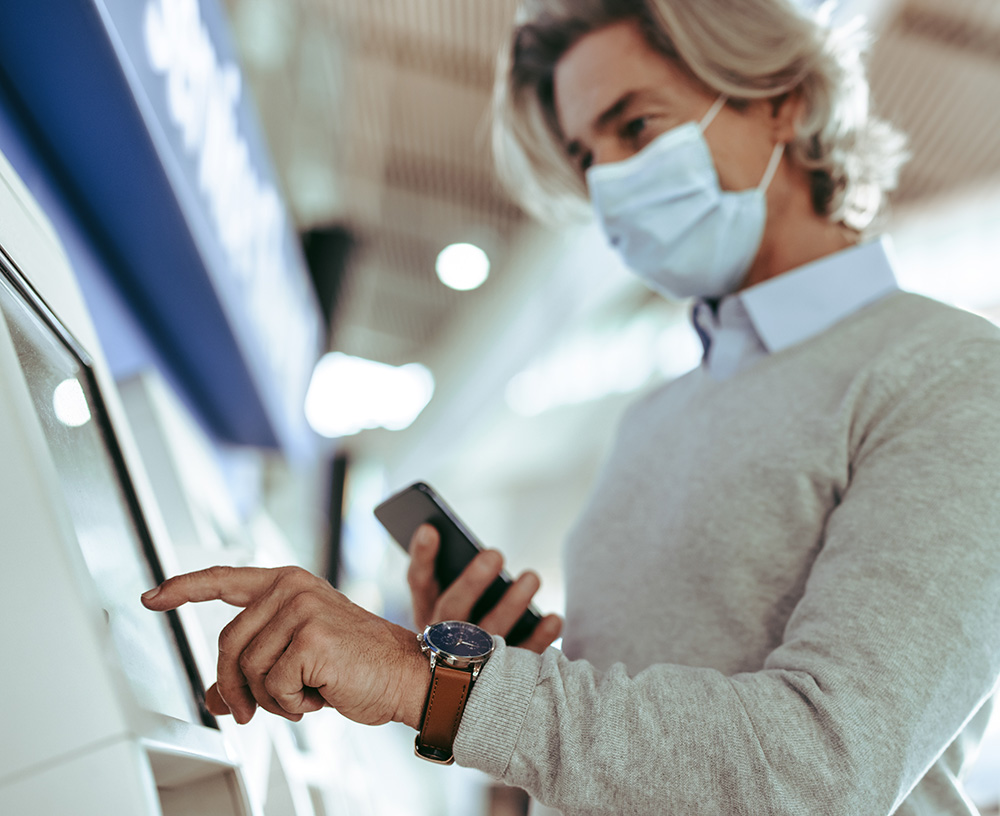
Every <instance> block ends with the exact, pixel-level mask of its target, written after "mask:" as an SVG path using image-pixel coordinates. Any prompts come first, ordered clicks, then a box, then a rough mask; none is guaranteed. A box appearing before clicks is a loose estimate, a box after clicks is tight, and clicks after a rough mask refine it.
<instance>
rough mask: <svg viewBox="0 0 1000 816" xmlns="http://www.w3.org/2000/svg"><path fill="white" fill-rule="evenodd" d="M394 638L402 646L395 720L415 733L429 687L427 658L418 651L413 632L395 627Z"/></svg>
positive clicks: (418, 727) (429, 672)
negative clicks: (398, 700)
mask: <svg viewBox="0 0 1000 816" xmlns="http://www.w3.org/2000/svg"><path fill="white" fill-rule="evenodd" d="M395 634H396V637H397V638H398V639H399V641H400V645H401V646H402V656H403V659H402V661H401V663H400V671H401V679H400V694H401V697H400V704H399V715H398V717H397V719H398V720H399V721H400V722H402V723H405V724H406V725H408V726H410V728H412V729H414V730H415V731H419V730H420V722H421V720H422V719H423V716H424V705H425V704H426V702H427V694H428V692H429V691H430V687H431V670H430V664H429V662H428V660H427V656H426V655H425V654H424V653H423V652H421V651H420V644H419V642H418V641H417V635H416V633H415V632H411V631H410V630H409V629H403V628H402V627H397V629H396V632H395Z"/></svg>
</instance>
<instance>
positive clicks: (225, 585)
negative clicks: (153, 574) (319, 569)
mask: <svg viewBox="0 0 1000 816" xmlns="http://www.w3.org/2000/svg"><path fill="white" fill-rule="evenodd" d="M211 600H222V601H225V602H226V603H229V604H232V605H234V606H241V607H244V609H243V611H242V612H240V613H239V614H238V615H237V616H236V617H235V618H234V619H233V620H232V622H230V623H229V625H228V626H226V627H225V628H224V629H223V630H222V633H221V634H220V635H219V665H218V682H217V683H216V684H215V685H213V686H212V687H211V688H209V690H208V693H207V695H206V703H207V705H208V708H209V710H210V711H211V712H212V713H213V714H229V713H232V715H233V716H234V717H235V718H236V721H237V722H239V723H247V722H249V721H250V718H251V717H253V715H254V712H255V711H256V709H257V706H258V705H259V706H260V707H261V708H264V709H266V710H267V711H270V712H271V713H272V714H277V715H279V716H281V717H285V718H287V719H289V720H299V719H301V718H302V715H303V714H304V713H306V712H309V711H316V710H318V709H320V708H323V707H324V706H326V705H329V706H332V707H333V708H336V709H337V710H338V711H339V712H340V713H341V714H343V715H344V716H345V717H349V718H350V719H352V720H355V721H357V722H360V723H364V724H366V725H381V724H382V723H385V722H389V721H390V720H391V721H396V722H404V723H406V724H407V725H410V726H412V727H413V728H419V727H420V718H421V716H422V714H423V706H424V700H425V699H426V697H427V689H428V687H429V685H430V670H429V665H428V661H427V658H426V657H425V656H424V655H423V654H421V652H420V646H419V644H418V643H417V639H416V635H415V634H414V633H413V632H410V631H409V630H407V629H403V628H402V627H400V626H396V625H395V624H392V623H389V622H388V621H386V620H383V619H382V618H379V617H378V616H376V615H373V614H371V613H370V612H368V611H366V610H364V609H362V608H361V607H359V606H356V605H355V604H353V603H351V602H350V601H349V600H348V599H347V598H346V597H344V596H343V595H342V594H340V593H339V592H337V590H335V589H334V588H333V587H331V586H330V584H328V583H327V582H326V581H324V580H322V579H321V578H317V577H316V576H315V575H311V574H310V573H308V572H306V571H305V570H302V569H299V568H297V567H284V568H282V569H273V570H271V569H257V568H254V567H242V568H234V567H212V568H211V569H206V570H201V571H200V572H192V573H188V574H186V575H178V576H177V577H175V578H171V579H169V580H167V581H164V583H163V584H161V585H160V587H158V588H157V589H156V590H151V591H150V592H147V593H146V594H145V595H144V596H143V598H142V602H143V604H144V605H145V606H146V607H147V608H149V609H152V610H156V611H161V612H162V611H166V610H168V609H176V608H177V607H178V606H181V605H182V604H185V603H188V602H191V601H195V602H197V601H211Z"/></svg>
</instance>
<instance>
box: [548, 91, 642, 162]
mask: <svg viewBox="0 0 1000 816" xmlns="http://www.w3.org/2000/svg"><path fill="white" fill-rule="evenodd" d="M650 94H651V91H649V90H635V91H627V92H626V93H624V94H622V95H621V96H620V97H619V98H618V100H617V101H616V102H613V103H612V104H611V105H610V106H608V107H607V108H605V110H604V111H603V112H602V113H601V114H600V115H599V116H598V117H597V119H595V120H594V129H595V130H603V129H604V128H605V127H607V126H608V124H609V123H610V122H613V121H614V120H615V119H617V118H618V117H619V116H621V115H622V114H623V113H624V112H625V111H626V110H627V109H628V107H629V105H631V104H632V103H633V102H635V100H636V99H639V98H642V97H643V96H646V95H650ZM580 150H581V145H580V141H579V139H573V141H571V142H569V143H568V144H567V145H566V153H567V155H569V156H570V157H575V156H578V155H579V154H580Z"/></svg>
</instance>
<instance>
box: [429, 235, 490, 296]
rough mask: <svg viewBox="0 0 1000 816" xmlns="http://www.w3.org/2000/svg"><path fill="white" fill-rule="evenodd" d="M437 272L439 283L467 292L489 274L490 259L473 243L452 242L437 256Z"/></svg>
mask: <svg viewBox="0 0 1000 816" xmlns="http://www.w3.org/2000/svg"><path fill="white" fill-rule="evenodd" d="M436 268H437V274H438V277H439V278H440V279H441V283H443V284H444V285H445V286H450V287H451V288H452V289H457V290H458V291H459V292H467V291H469V290H470V289H476V288H478V287H480V286H482V285H483V283H484V282H485V280H486V278H488V277H489V274H490V259H489V257H488V256H487V255H486V253H485V252H483V250H481V249H480V248H479V247H477V246H475V245H474V244H452V245H451V246H447V247H445V248H444V249H442V250H441V254H440V255H438V257H437V264H436Z"/></svg>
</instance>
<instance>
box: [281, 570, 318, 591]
mask: <svg viewBox="0 0 1000 816" xmlns="http://www.w3.org/2000/svg"><path fill="white" fill-rule="evenodd" d="M312 578H313V575H312V573H310V572H308V571H307V570H304V569H302V567H280V568H279V569H278V570H277V576H276V578H275V584H276V585H277V586H280V587H282V588H294V587H300V586H303V585H306V584H308V583H309V581H310V580H311V579H312Z"/></svg>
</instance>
